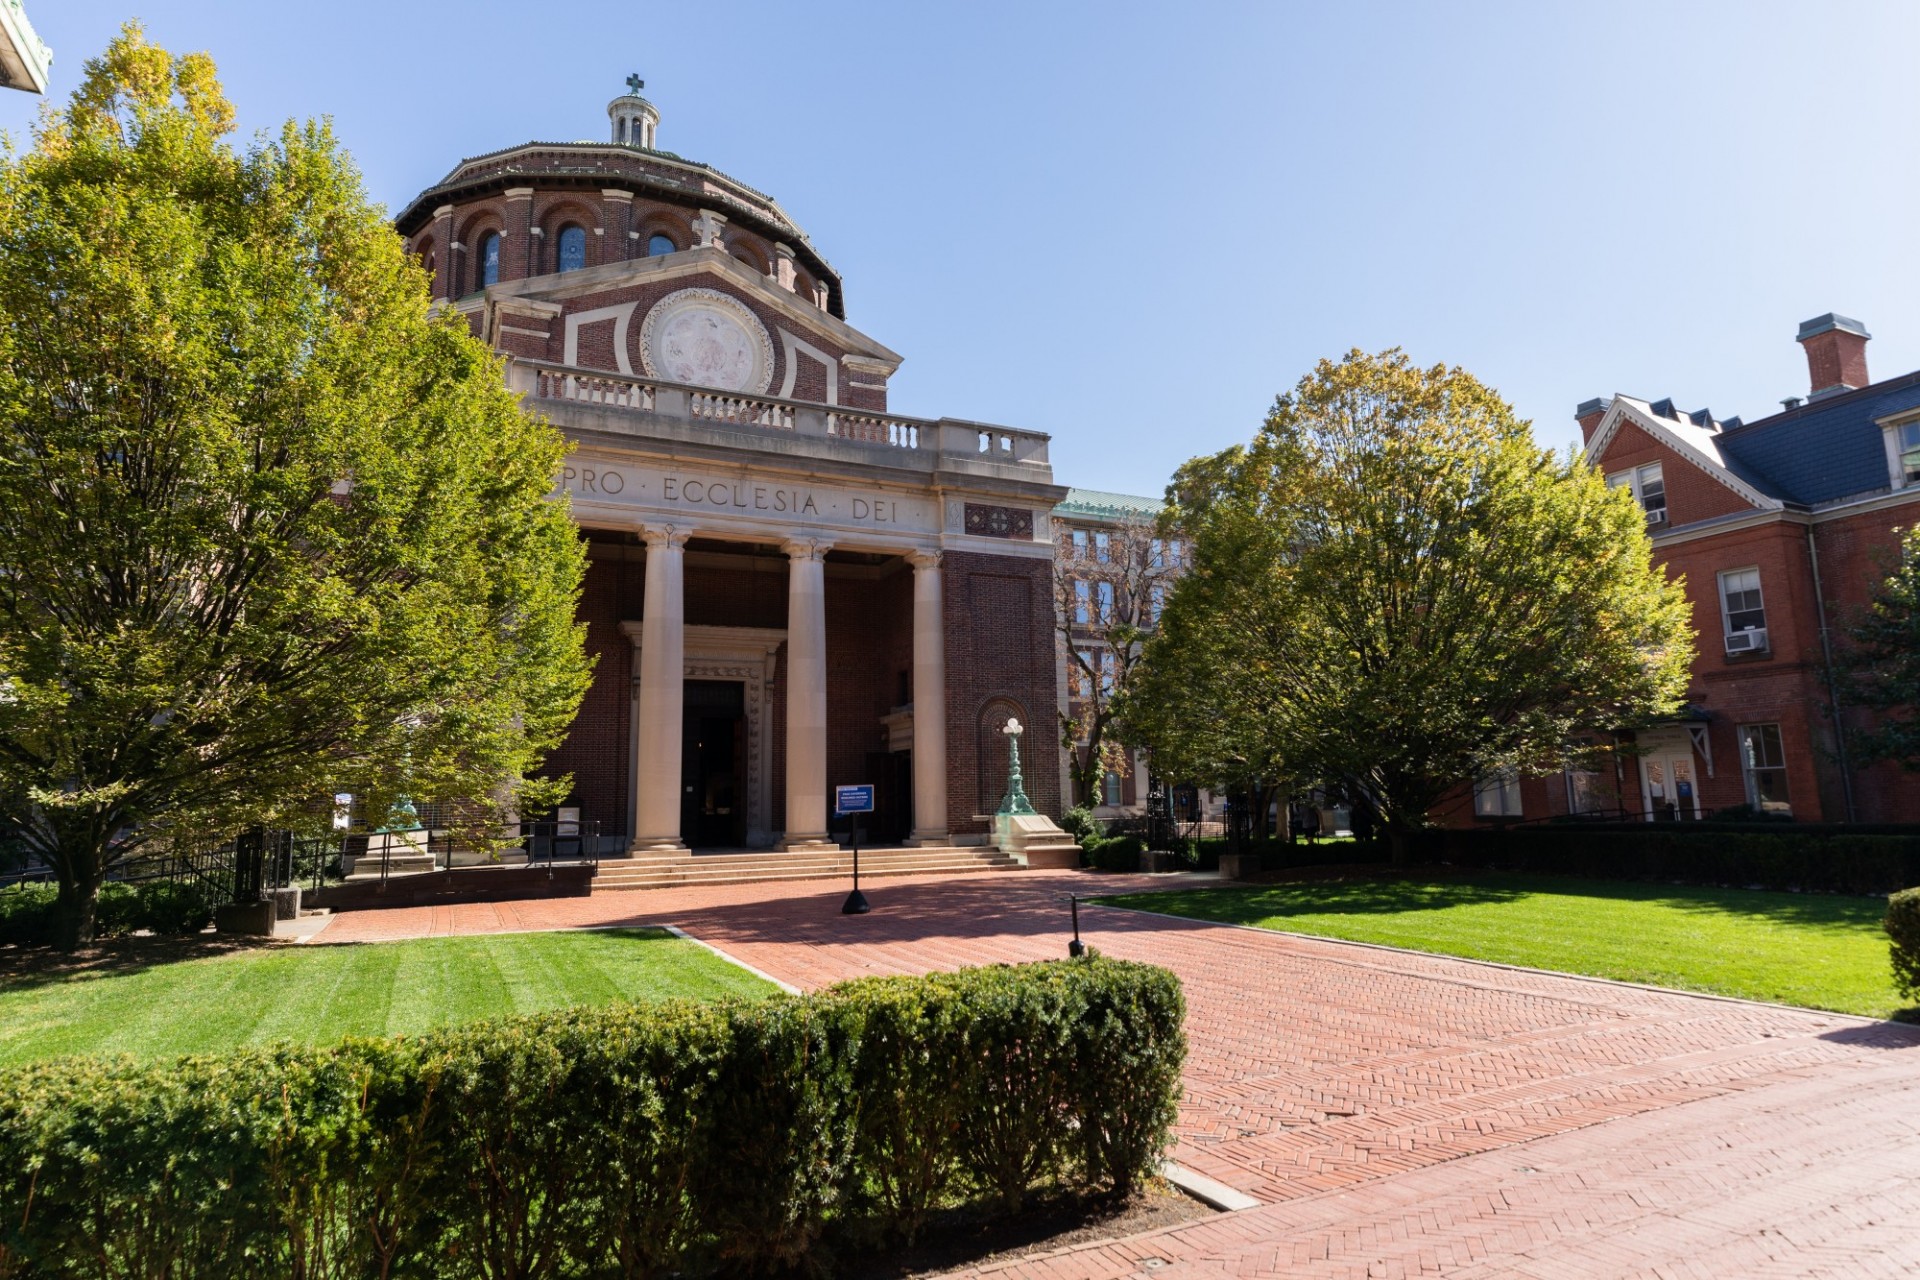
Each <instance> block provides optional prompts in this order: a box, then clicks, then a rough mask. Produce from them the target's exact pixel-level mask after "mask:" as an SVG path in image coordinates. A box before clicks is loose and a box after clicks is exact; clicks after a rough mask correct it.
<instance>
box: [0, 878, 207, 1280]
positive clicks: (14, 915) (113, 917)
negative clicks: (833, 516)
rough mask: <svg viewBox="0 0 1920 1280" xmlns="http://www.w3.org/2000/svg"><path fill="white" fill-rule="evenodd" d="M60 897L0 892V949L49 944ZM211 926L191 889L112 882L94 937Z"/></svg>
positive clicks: (40, 891)
mask: <svg viewBox="0 0 1920 1280" xmlns="http://www.w3.org/2000/svg"><path fill="white" fill-rule="evenodd" d="M59 897H60V894H59V890H58V889H57V888H56V887H55V886H53V885H51V884H48V883H45V882H40V883H29V884H16V885H10V886H8V887H7V888H4V889H0V943H6V942H17V943H26V944H29V945H39V944H45V943H50V942H52V941H53V940H54V937H55V931H56V929H57V927H58V923H59V914H58V913H59ZM212 923H213V907H212V906H211V905H209V904H208V902H207V899H206V896H205V895H204V894H202V893H201V892H200V891H199V889H197V888H195V887H194V886H193V885H190V884H177V883H174V882H172V881H166V880H154V881H149V882H147V883H145V884H138V885H133V884H120V883H117V882H116V883H110V884H104V885H101V886H100V902H99V905H98V907H96V908H95V916H94V936H95V937H96V938H115V937H123V936H125V935H126V934H129V933H132V932H134V931H135V930H137V929H150V930H152V931H153V932H154V933H161V934H192V933H199V932H200V931H201V930H202V929H204V928H206V927H207V926H208V925H210V924H212ZM0 1274H4V1273H0Z"/></svg>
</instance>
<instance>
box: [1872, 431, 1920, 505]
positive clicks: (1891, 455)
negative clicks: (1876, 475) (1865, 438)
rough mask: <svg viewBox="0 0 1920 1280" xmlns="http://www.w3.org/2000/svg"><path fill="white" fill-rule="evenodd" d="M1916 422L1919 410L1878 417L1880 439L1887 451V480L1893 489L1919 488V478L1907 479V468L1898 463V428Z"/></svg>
mask: <svg viewBox="0 0 1920 1280" xmlns="http://www.w3.org/2000/svg"><path fill="white" fill-rule="evenodd" d="M1916 422H1920V412H1909V413H1902V414H1899V415H1897V416H1895V417H1891V418H1881V419H1879V426H1880V440H1881V443H1882V444H1883V445H1884V446H1885V447H1886V451H1887V480H1888V483H1889V485H1890V486H1891V487H1892V488H1894V489H1915V488H1920V480H1909V479H1907V469H1906V468H1905V467H1903V466H1901V465H1900V429H1901V428H1902V427H1908V426H1912V425H1913V424H1914V423H1916Z"/></svg>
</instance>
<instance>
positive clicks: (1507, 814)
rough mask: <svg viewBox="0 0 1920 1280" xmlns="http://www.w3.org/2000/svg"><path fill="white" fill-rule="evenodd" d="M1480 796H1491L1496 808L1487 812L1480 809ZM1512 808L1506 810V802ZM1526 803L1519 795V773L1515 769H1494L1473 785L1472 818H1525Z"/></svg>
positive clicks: (1476, 780)
mask: <svg viewBox="0 0 1920 1280" xmlns="http://www.w3.org/2000/svg"><path fill="white" fill-rule="evenodd" d="M1482 796H1493V797H1495V798H1496V800H1497V804H1498V807H1497V808H1495V809H1494V810H1492V811H1491V812H1489V811H1488V810H1485V809H1482V808H1481V807H1480V799H1481V797H1482ZM1509 801H1511V802H1512V806H1513V807H1512V808H1508V807H1507V805H1508V802H1509ZM1525 810H1526V801H1525V798H1524V797H1523V796H1522V795H1521V794H1520V773H1519V771H1518V770H1515V769H1496V770H1494V771H1493V772H1492V773H1489V774H1487V775H1485V776H1484V777H1481V778H1477V779H1475V780H1474V784H1473V816H1474V817H1476V818H1520V817H1525V816H1526V813H1525Z"/></svg>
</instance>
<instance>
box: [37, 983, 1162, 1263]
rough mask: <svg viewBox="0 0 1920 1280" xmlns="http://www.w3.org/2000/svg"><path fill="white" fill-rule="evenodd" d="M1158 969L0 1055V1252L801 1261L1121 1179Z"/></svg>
mask: <svg viewBox="0 0 1920 1280" xmlns="http://www.w3.org/2000/svg"><path fill="white" fill-rule="evenodd" d="M1182 1016H1183V1002H1182V996H1181V992H1180V987H1179V983H1178V981H1177V980H1176V979H1175V978H1174V977H1173V975H1171V974H1169V973H1167V972H1166V971H1164V970H1161V969H1157V968H1154V967H1151V966H1147V965H1137V964H1128V963H1123V962H1118V961H1111V960H1105V959H1099V958H1092V957H1089V958H1087V959H1083V960H1078V961H1059V962H1050V963H1044V964H1032V965H1023V966H1017V967H1007V966H1001V967H996V968H988V969H974V970H967V971H963V972H960V973H954V974H943V975H935V976H932V977H927V978H891V979H871V980H866V981H861V982H856V983H850V984H847V985H844V986H841V987H837V988H834V989H832V990H830V991H827V992H824V993H821V994H819V995H815V996H808V997H792V998H787V997H781V998H776V999H773V1000H768V1001H764V1002H759V1003H751V1002H722V1003H718V1004H707V1005H696V1004H685V1003H682V1004H666V1005H651V1006H614V1007H607V1008H594V1009H578V1010H570V1011H566V1012H559V1013H552V1014H544V1015H536V1016H531V1017H522V1018H514V1019H508V1020H501V1021H495V1022H488V1023H478V1024H472V1025H468V1026H464V1027H460V1028H453V1029H448V1030H445V1031H442V1032H438V1033H434V1034H429V1035H425V1036H421V1037H418V1038H413V1039H393V1040H351V1041H347V1042H345V1043H343V1044H341V1045H338V1046H336V1047H332V1048H326V1049H318V1048H295V1047H277V1048H273V1049H266V1050H259V1051H249V1052H241V1053H236V1054H232V1055H225V1056H220V1057H202V1058H188V1059H182V1060H180V1061H177V1062H173V1063H168V1064H165V1065H157V1066H142V1065H137V1064H134V1063H132V1062H129V1061H126V1060H124V1059H122V1060H107V1061H99V1060H91V1059H70V1060H64V1061H57V1062H52V1063H47V1064H43V1065H39V1066H35V1067H30V1068H26V1069H24V1070H23V1071H21V1072H19V1073H16V1074H15V1075H14V1076H13V1077H12V1078H10V1079H8V1080H6V1081H4V1082H0V1277H30V1276H31V1277H43V1276H46V1277H56V1276H57V1277H89V1278H92V1277H99V1278H102V1280H105V1278H107V1277H114V1278H119V1277H128V1278H131V1277H159V1276H170V1277H171V1276H195V1277H229V1276H234V1277H237V1276H260V1275H276V1276H290V1277H300V1278H302V1280H320V1278H322V1277H343V1278H344V1277H361V1276H382V1277H408V1276H420V1277H425V1276H436V1277H438V1276H448V1277H464V1276H474V1277H487V1278H488V1280H506V1278H508V1277H512V1278H514V1280H534V1278H536V1277H549V1276H646V1277H651V1276H665V1275H668V1274H671V1273H675V1272H679V1273H686V1274H694V1273H704V1272H711V1271H714V1270H717V1269H728V1270H735V1271H744V1270H764V1269H768V1268H777V1267H786V1266H792V1265H795V1264H798V1263H802V1262H804V1263H807V1264H808V1265H810V1266H812V1267H813V1268H814V1269H816V1270H819V1269H823V1268H824V1267H826V1266H827V1264H826V1261H825V1256H824V1254H825V1251H826V1249H827V1248H828V1247H829V1246H830V1244H831V1243H832V1242H834V1241H864V1242H867V1243H869V1244H880V1243H884V1242H886V1241H888V1240H892V1239H902V1238H909V1237H911V1236H912V1234H913V1233H914V1231H915V1230H916V1229H917V1227H918V1226H919V1225H920V1224H921V1223H922V1222H923V1221H924V1220H925V1219H926V1217H927V1215H928V1214H929V1213H930V1212H932V1211H933V1210H935V1209H937V1208H940V1207H942V1206H947V1205H951V1204H956V1203H962V1202H978V1203H984V1204H987V1205H990V1206H993V1207H995V1208H997V1209H1000V1210H1006V1211H1012V1210H1017V1209H1018V1208H1019V1207H1020V1204H1021V1201H1022V1199H1023V1197H1025V1196H1027V1195H1028V1194H1029V1193H1030V1192H1031V1191H1032V1190H1033V1189H1034V1188H1036V1187H1041V1186H1049V1185H1070V1186H1080V1187H1093V1188H1110V1189H1114V1190H1118V1191H1125V1190H1126V1189H1128V1188H1130V1187H1131V1186H1133V1185H1134V1184H1135V1183H1136V1182H1137V1181H1138V1180H1139V1179H1140V1178H1141V1177H1142V1176H1143V1175H1144V1174H1146V1173H1148V1172H1149V1171H1150V1170H1151V1169H1153V1167H1154V1166H1155V1163H1156V1161H1157V1160H1158V1158H1159V1155H1160V1153H1161V1151H1162V1150H1163V1149H1164V1147H1165V1146H1166V1144H1167V1142H1168V1138H1169V1128H1170V1125H1171V1123H1172V1120H1173V1116H1174V1107H1175V1103H1176V1101H1177V1099H1178V1093H1179V1071H1180V1064H1181V1060H1182V1058H1183V1056H1184V1054H1185V1040H1184V1036H1183V1033H1182V1030H1181V1020H1182Z"/></svg>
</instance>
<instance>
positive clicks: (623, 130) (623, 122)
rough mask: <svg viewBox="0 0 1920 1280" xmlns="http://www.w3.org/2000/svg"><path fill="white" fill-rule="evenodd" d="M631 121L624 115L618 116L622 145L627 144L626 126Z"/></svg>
mask: <svg viewBox="0 0 1920 1280" xmlns="http://www.w3.org/2000/svg"><path fill="white" fill-rule="evenodd" d="M631 123H633V122H632V121H631V120H628V119H627V118H626V117H625V116H621V117H620V145H621V146H623V147H624V146H626V145H627V126H628V125H629V124H631Z"/></svg>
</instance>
